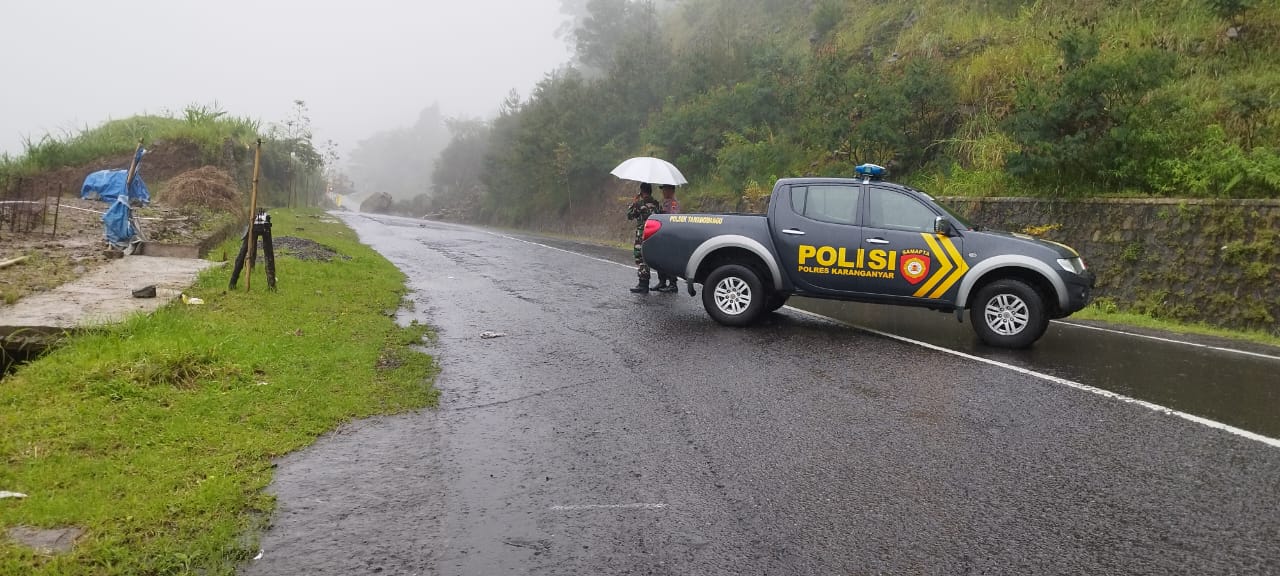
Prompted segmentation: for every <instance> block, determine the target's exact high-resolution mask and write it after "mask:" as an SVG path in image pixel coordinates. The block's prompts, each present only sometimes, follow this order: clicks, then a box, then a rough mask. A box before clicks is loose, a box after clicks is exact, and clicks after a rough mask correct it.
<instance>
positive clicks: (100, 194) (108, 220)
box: [80, 146, 151, 247]
mask: <svg viewBox="0 0 1280 576" xmlns="http://www.w3.org/2000/svg"><path fill="white" fill-rule="evenodd" d="M145 153H146V150H143V149H142V147H141V146H139V147H138V151H137V152H135V153H134V155H133V166H134V172H133V180H129V179H128V178H129V171H128V170H99V171H97V172H94V173H92V174H90V175H89V176H88V177H86V178H85V179H84V186H81V187H80V197H81V198H86V199H92V198H93V197H94V196H96V197H97V198H98V199H99V200H102V201H103V202H111V203H112V204H111V208H108V209H107V213H106V214H103V215H102V226H103V228H105V229H106V236H107V242H109V243H111V245H112V246H116V247H127V246H129V244H130V243H132V242H134V240H135V239H138V230H137V228H136V227H135V226H134V225H133V220H132V216H133V214H131V213H130V212H131V209H130V208H129V203H130V202H131V201H137V202H141V203H143V204H148V203H150V202H151V193H150V192H148V191H147V185H146V183H144V182H143V181H142V174H140V173H139V172H138V171H139V170H140V169H141V168H142V155H143V154H145ZM126 186H127V187H128V190H127V191H126V190H125V187H126Z"/></svg>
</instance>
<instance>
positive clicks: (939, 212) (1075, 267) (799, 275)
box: [643, 164, 1094, 348]
mask: <svg viewBox="0 0 1280 576" xmlns="http://www.w3.org/2000/svg"><path fill="white" fill-rule="evenodd" d="M883 173H884V169H883V168H881V167H879V166H876V165H874V164H867V165H862V166H859V167H858V168H857V175H858V178H788V179H783V180H779V181H778V183H777V184H776V185H774V188H773V195H772V196H771V197H770V200H769V211H768V213H767V214H657V215H654V216H651V217H650V218H649V220H648V221H646V222H645V229H644V244H643V250H644V258H645V261H646V262H647V263H648V264H649V266H651V267H652V268H653V269H655V270H658V271H659V272H664V273H666V274H670V275H673V276H679V277H681V278H684V279H685V280H687V281H689V282H690V284H689V294H690V295H696V291H695V289H694V287H693V283H698V284H703V288H704V289H703V293H702V303H703V306H704V307H705V308H706V310H707V313H708V314H710V315H711V317H712V318H714V319H715V320H716V321H717V322H720V323H721V324H726V325H730V326H744V325H747V324H750V323H752V322H754V321H755V320H757V319H759V318H760V317H761V316H763V315H764V314H767V313H768V312H771V311H774V310H777V309H778V308H781V307H782V306H783V305H784V304H786V302H787V299H788V298H790V297H791V296H793V295H795V296H804V297H809V298H824V299H832V300H847V301H853V302H874V303H880V304H897V305H904V306H920V307H926V308H930V309H934V310H939V311H942V312H955V313H956V317H957V318H958V319H961V320H962V321H963V318H964V311H965V310H966V309H968V310H970V318H971V322H972V323H973V326H974V330H975V331H976V332H977V334H978V336H979V337H980V338H981V339H982V340H983V341H984V342H986V343H987V344H989V345H992V346H999V347H1006V348H1025V347H1027V346H1030V345H1031V344H1032V343H1034V342H1035V341H1036V340H1038V339H1039V338H1040V336H1041V335H1043V334H1044V331H1045V329H1046V328H1047V327H1048V323H1049V320H1050V319H1051V318H1061V317H1064V316H1067V315H1069V314H1071V313H1072V312H1075V311H1077V310H1079V309H1081V308H1083V307H1084V306H1085V304H1086V303H1088V301H1089V292H1090V290H1091V289H1092V287H1093V284H1094V275H1093V272H1091V271H1089V270H1088V269H1086V267H1085V263H1084V260H1083V259H1081V258H1080V255H1079V254H1078V253H1076V251H1075V250H1073V249H1071V248H1070V247H1068V246H1065V245H1062V244H1057V243H1054V242H1047V241H1044V240H1037V239H1035V238H1032V237H1030V236H1025V235H1020V234H1010V233H1007V232H997V231H993V230H986V229H982V228H981V227H976V226H970V225H969V224H968V223H967V222H965V220H964V219H963V218H961V217H959V216H957V215H956V214H954V213H952V212H951V211H949V210H947V209H946V208H944V207H943V206H942V205H941V204H938V203H937V202H935V201H934V200H933V198H931V197H929V195H927V194H925V193H923V192H920V191H919V190H915V189H912V188H910V187H907V186H903V185H899V184H892V183H889V182H885V181H882V180H881V178H880V176H881V175H882V174H883Z"/></svg>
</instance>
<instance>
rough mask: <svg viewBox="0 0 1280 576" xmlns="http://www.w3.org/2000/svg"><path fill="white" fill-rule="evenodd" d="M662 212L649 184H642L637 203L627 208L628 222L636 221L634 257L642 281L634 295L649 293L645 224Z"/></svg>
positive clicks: (637, 272) (637, 274) (633, 291)
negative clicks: (645, 259)
mask: <svg viewBox="0 0 1280 576" xmlns="http://www.w3.org/2000/svg"><path fill="white" fill-rule="evenodd" d="M661 211H662V206H661V205H660V204H658V201H657V200H655V199H654V198H653V185H652V184H649V183H648V182H644V183H642V184H640V193H639V194H636V199H635V201H634V202H632V203H631V206H629V207H628V208H627V220H635V221H636V238H635V244H634V246H633V247H632V255H634V256H635V259H636V276H638V277H639V280H640V281H639V283H637V284H636V287H635V288H632V289H631V292H632V293H635V294H648V293H649V278H650V272H649V265H648V264H645V262H644V251H643V249H642V246H641V244H643V243H644V222H645V220H648V219H649V216H652V215H654V214H657V213H660V212H661Z"/></svg>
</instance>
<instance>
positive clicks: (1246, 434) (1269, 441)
mask: <svg viewBox="0 0 1280 576" xmlns="http://www.w3.org/2000/svg"><path fill="white" fill-rule="evenodd" d="M783 308H786V309H788V310H791V311H792V312H796V313H797V314H800V315H802V316H809V317H811V318H817V319H821V320H826V321H828V322H833V323H835V324H839V325H842V326H847V327H849V328H854V329H857V330H862V331H864V332H870V333H872V334H876V335H879V336H884V337H885V338H892V339H894V340H897V341H899V342H906V343H908V344H915V345H916V346H921V347H924V348H928V349H930V350H936V351H938V352H943V353H945V354H951V355H953V356H959V357H961V358H966V359H969V360H973V361H975V362H982V363H983V364H990V365H992V366H996V367H999V368H1004V369H1007V370H1012V371H1014V372H1017V373H1019V374H1024V375H1027V376H1032V377H1035V378H1039V379H1041V380H1046V381H1049V382H1053V383H1054V384H1061V385H1063V386H1066V387H1068V388H1074V389H1076V390H1081V391H1084V392H1088V393H1090V394H1097V395H1099V396H1102V397H1104V398H1110V399H1112V400H1119V401H1121V402H1124V403H1126V404H1134V405H1137V406H1141V407H1143V408H1146V409H1148V410H1154V411H1156V412H1159V413H1161V414H1165V415H1167V416H1176V417H1178V418H1182V419H1184V420H1190V421H1192V422H1195V423H1197V424H1201V425H1204V426H1208V427H1210V428H1213V429H1216V430H1221V431H1223V432H1226V433H1228V434H1234V435H1236V436H1239V437H1241V438H1247V439H1249V440H1254V441H1257V442H1261V443H1263V444H1266V445H1268V446H1271V447H1273V448H1280V439H1277V438H1270V437H1267V436H1263V435H1261V434H1257V433H1254V432H1250V431H1248V430H1241V429H1240V428H1236V427H1235V426H1231V425H1229V424H1223V423H1222V422H1218V421H1217V420H1210V419H1208V418H1203V417H1200V416H1196V415H1194V414H1187V413H1186V412H1180V411H1178V410H1174V409H1172V408H1167V407H1164V406H1161V405H1159V404H1153V403H1151V402H1147V401H1146V400H1139V399H1137V398H1131V397H1129V396H1125V395H1123V394H1117V393H1115V392H1111V391H1110V390H1103V389H1101V388H1095V387H1093V386H1089V385H1088V384H1081V383H1079V382H1075V381H1073V380H1067V379H1066V378H1060V377H1058V376H1054V375H1051V374H1045V373H1043V372H1036V371H1035V370H1031V369H1029V368H1023V367H1021V366H1014V365H1013V364H1006V363H1004V362H1001V361H999V360H992V359H990V358H983V357H981V356H974V355H973V354H966V353H964V352H960V351H958V350H952V349H950V348H944V347H942V346H937V345H935V344H930V343H928V342H921V341H919V340H913V339H911V338H907V337H905V336H898V335H897V334H890V333H888V332H881V331H880V330H875V329H872V328H866V327H863V326H858V325H857V324H850V323H848V322H844V321H841V320H836V319H835V318H830V317H828V316H823V315H821V314H815V313H813V312H809V311H807V310H800V309H799V308H792V307H791V306H783Z"/></svg>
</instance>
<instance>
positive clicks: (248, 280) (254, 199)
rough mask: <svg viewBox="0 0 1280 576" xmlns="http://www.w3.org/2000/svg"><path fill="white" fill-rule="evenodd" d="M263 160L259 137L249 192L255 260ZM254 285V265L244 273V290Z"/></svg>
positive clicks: (251, 259) (250, 248)
mask: <svg viewBox="0 0 1280 576" xmlns="http://www.w3.org/2000/svg"><path fill="white" fill-rule="evenodd" d="M261 161H262V139H261V138H259V139H258V147H257V148H255V149H254V151H253V189H252V192H250V193H249V254H248V256H249V261H250V262H253V260H254V256H255V255H257V253H258V237H257V235H255V234H254V233H253V223H254V222H257V220H258V170H259V167H260V163H261ZM252 286H253V266H250V267H249V271H248V272H246V273H245V275H244V291H245V292H248V291H249V289H250V288H251V287H252Z"/></svg>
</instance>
